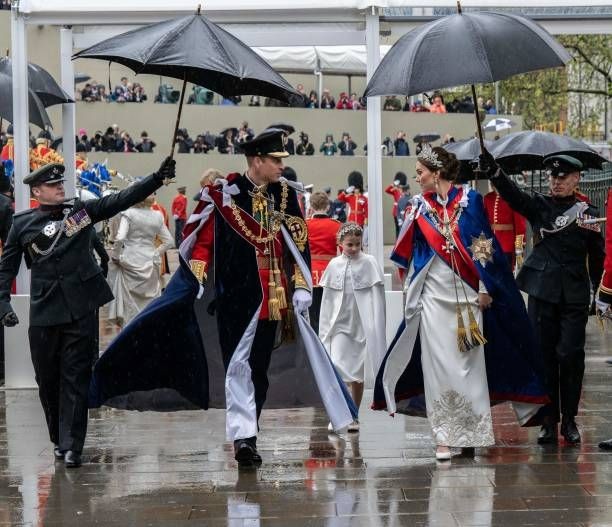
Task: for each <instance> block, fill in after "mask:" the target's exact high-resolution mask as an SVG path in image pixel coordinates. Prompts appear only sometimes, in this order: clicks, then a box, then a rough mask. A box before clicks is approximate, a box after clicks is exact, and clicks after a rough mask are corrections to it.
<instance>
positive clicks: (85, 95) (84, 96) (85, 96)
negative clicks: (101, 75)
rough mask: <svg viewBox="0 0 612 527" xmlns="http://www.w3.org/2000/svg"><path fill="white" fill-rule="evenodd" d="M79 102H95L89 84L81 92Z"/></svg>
mask: <svg viewBox="0 0 612 527" xmlns="http://www.w3.org/2000/svg"><path fill="white" fill-rule="evenodd" d="M81 100H82V101H85V102H94V101H95V100H96V96H95V95H94V92H93V89H92V86H91V84H89V83H87V84H85V87H84V88H83V89H82V90H81Z"/></svg>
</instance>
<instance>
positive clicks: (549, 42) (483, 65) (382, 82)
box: [365, 12, 571, 97]
mask: <svg viewBox="0 0 612 527" xmlns="http://www.w3.org/2000/svg"><path fill="white" fill-rule="evenodd" d="M570 58H571V57H570V54H569V53H568V52H567V50H566V49H565V48H564V47H563V46H562V45H561V44H560V43H559V42H557V41H556V40H555V39H554V38H553V37H552V36H551V35H550V34H549V33H548V32H547V31H546V30H545V29H543V28H542V27H540V26H539V25H537V24H536V23H535V22H532V21H531V20H529V19H527V18H525V17H521V16H517V15H512V14H509V13H490V12H477V13H458V14H455V15H450V16H446V17H443V18H440V19H438V20H434V21H433V22H430V23H428V24H423V25H422V26H420V27H418V28H415V29H413V30H412V31H410V32H408V33H406V34H405V35H404V36H403V37H402V38H400V39H399V40H398V41H397V42H396V43H395V45H394V46H393V47H392V48H391V49H390V50H389V52H388V53H387V54H386V55H385V57H384V58H383V59H382V61H381V62H380V65H379V66H378V68H377V69H376V72H375V73H374V75H373V76H372V78H371V79H370V82H369V83H368V86H367V88H366V90H365V96H366V97H371V96H374V95H415V94H417V93H422V92H426V91H430V90H437V89H441V88H448V87H451V86H461V85H465V84H477V83H486V82H495V81H498V80H503V79H506V78H508V77H511V76H512V75H516V74H518V73H525V72H528V71H535V70H540V69H545V68H556V67H560V66H564V65H565V63H566V62H568V61H569V60H570Z"/></svg>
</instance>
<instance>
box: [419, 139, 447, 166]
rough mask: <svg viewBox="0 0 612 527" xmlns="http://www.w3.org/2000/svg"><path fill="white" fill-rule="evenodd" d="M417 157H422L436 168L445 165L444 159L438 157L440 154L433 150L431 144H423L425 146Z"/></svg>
mask: <svg viewBox="0 0 612 527" xmlns="http://www.w3.org/2000/svg"><path fill="white" fill-rule="evenodd" d="M417 159H422V160H423V161H426V162H427V163H429V164H430V165H432V166H434V167H436V168H442V167H443V166H444V164H443V163H442V161H440V159H439V158H438V154H437V153H436V152H434V151H433V149H432V148H431V145H429V144H425V145H423V148H421V151H420V152H419V155H418V156H417Z"/></svg>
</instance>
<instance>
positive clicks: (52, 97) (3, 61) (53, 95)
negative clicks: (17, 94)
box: [0, 57, 74, 108]
mask: <svg viewBox="0 0 612 527" xmlns="http://www.w3.org/2000/svg"><path fill="white" fill-rule="evenodd" d="M0 73H4V74H6V75H8V76H9V77H12V75H13V62H12V60H11V59H10V58H8V57H2V58H0ZM28 86H29V87H30V89H31V90H32V91H33V92H34V93H35V94H36V95H38V98H39V99H40V100H41V102H42V103H43V105H44V106H45V108H46V107H48V106H53V105H55V104H64V103H71V102H74V101H73V100H72V99H71V98H70V96H69V95H68V94H67V93H66V92H65V91H64V90H62V88H61V87H60V86H59V84H57V82H55V79H54V78H53V77H52V76H51V74H50V73H49V72H48V71H47V70H45V69H44V68H41V67H40V66H38V65H36V64H32V63H28Z"/></svg>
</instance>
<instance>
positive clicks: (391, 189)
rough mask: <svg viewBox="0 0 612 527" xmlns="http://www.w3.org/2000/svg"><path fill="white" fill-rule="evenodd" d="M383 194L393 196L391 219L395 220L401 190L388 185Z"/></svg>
mask: <svg viewBox="0 0 612 527" xmlns="http://www.w3.org/2000/svg"><path fill="white" fill-rule="evenodd" d="M385 192H386V193H387V194H390V195H391V196H393V217H394V218H397V202H398V201H399V199H400V198H401V197H402V189H401V188H399V187H396V186H395V185H389V186H388V187H387V188H386V189H385Z"/></svg>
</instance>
